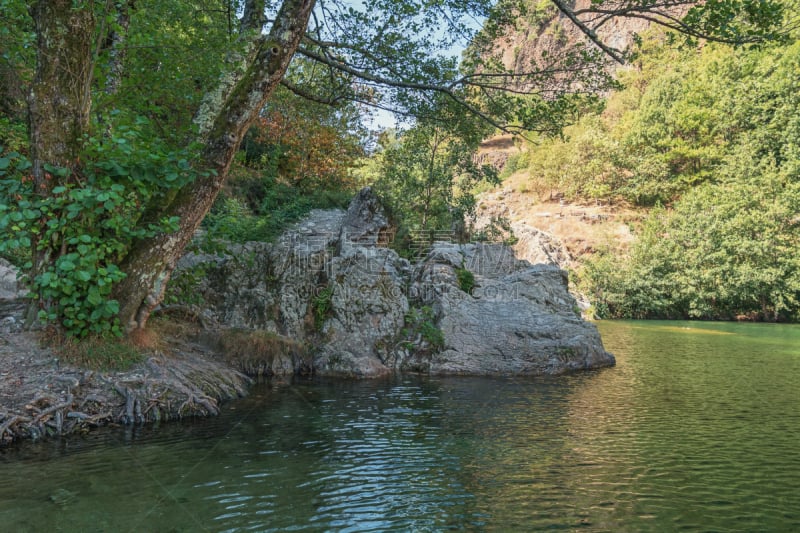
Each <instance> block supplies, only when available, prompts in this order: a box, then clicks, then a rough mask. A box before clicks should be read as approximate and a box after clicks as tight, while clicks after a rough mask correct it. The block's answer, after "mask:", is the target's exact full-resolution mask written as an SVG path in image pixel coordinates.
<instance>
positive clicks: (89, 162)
mask: <svg viewBox="0 0 800 533" xmlns="http://www.w3.org/2000/svg"><path fill="white" fill-rule="evenodd" d="M139 122H145V121H143V120H141V121H139ZM85 145H86V147H85V151H84V154H85V155H84V157H85V158H86V160H85V162H84V166H83V173H82V175H70V171H69V170H68V169H64V168H56V167H50V166H47V167H46V171H47V172H48V173H49V174H50V175H52V176H53V179H55V177H60V178H62V182H63V183H64V185H59V186H57V187H54V188H53V189H52V191H51V194H50V195H48V196H42V195H40V194H36V192H35V190H34V186H33V179H32V178H31V177H30V170H31V163H30V162H29V161H28V159H27V158H25V157H24V156H22V155H21V154H19V153H16V152H9V153H6V154H5V155H4V156H3V157H0V191H2V194H1V195H0V236H2V239H0V253H13V252H14V251H15V250H17V251H21V250H32V249H36V250H39V251H40V252H41V253H44V254H47V255H48V256H49V257H50V261H49V262H48V264H47V266H46V267H45V268H44V269H43V270H41V271H37V272H33V273H32V276H33V277H32V279H30V280H29V285H30V287H31V290H32V292H33V294H35V295H36V297H37V298H39V299H40V304H41V311H40V313H39V318H40V319H41V320H45V321H49V322H56V323H58V324H60V325H61V326H62V327H63V328H64V329H65V331H67V332H68V333H69V334H71V335H74V336H77V337H84V336H86V335H88V334H90V333H92V334H106V333H113V334H117V335H118V334H120V333H121V330H120V328H119V324H118V321H117V320H116V315H117V313H118V311H119V304H118V302H117V301H116V300H114V299H113V298H111V291H112V287H113V285H114V284H115V283H116V282H118V281H120V280H121V279H122V278H124V276H125V273H124V272H122V271H121V270H120V269H119V266H118V261H119V258H120V257H121V256H122V255H124V253H125V251H126V250H127V247H128V246H129V245H130V242H131V241H132V240H133V239H137V238H143V237H146V236H148V235H151V234H154V233H156V232H162V231H171V230H174V228H175V226H176V224H177V220H175V219H172V220H169V219H163V220H156V221H151V222H148V223H140V219H141V217H142V206H143V205H145V204H146V203H147V202H148V201H150V200H153V199H154V198H158V197H159V196H163V195H165V194H167V193H168V191H169V190H170V189H171V188H177V187H180V186H181V185H182V184H183V183H185V182H186V181H188V180H191V179H192V178H193V176H194V172H193V170H192V169H191V164H190V163H189V160H188V159H186V157H185V154H182V153H176V152H167V151H166V150H165V147H163V146H158V145H157V144H155V143H150V144H147V143H145V142H144V139H142V138H141V135H140V133H139V130H138V129H137V127H136V125H135V124H134V125H131V126H119V127H118V129H117V133H116V134H115V135H113V136H112V137H111V138H110V139H106V140H100V139H95V138H88V139H86V143H85ZM43 221H44V222H45V223H44V224H43V223H42V222H43ZM22 266H23V268H25V269H30V268H31V267H32V266H33V265H32V263H31V261H30V259H28V261H27V263H26V264H24V265H22Z"/></svg>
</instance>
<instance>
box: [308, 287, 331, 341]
mask: <svg viewBox="0 0 800 533" xmlns="http://www.w3.org/2000/svg"><path fill="white" fill-rule="evenodd" d="M332 299H333V287H331V286H330V285H327V286H326V287H324V288H323V289H322V290H321V291H319V294H317V295H316V296H315V297H314V299H313V300H312V301H311V308H312V309H313V311H314V328H315V329H316V330H317V331H322V326H323V325H325V321H326V320H327V319H328V318H330V317H331V316H332V315H333V301H332Z"/></svg>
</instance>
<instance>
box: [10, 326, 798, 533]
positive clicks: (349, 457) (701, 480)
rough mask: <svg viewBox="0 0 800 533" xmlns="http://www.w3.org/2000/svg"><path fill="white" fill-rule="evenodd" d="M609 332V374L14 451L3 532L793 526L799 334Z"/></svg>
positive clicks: (107, 434) (256, 410) (258, 400)
mask: <svg viewBox="0 0 800 533" xmlns="http://www.w3.org/2000/svg"><path fill="white" fill-rule="evenodd" d="M600 328H601V332H602V333H603V337H604V340H605V343H606V347H607V348H608V349H609V351H611V352H613V353H614V354H615V355H616V356H617V361H618V364H617V367H615V368H611V369H605V370H601V371H596V372H588V373H583V374H576V375H571V376H564V377H558V378H537V379H466V378H458V379H456V378H412V377H406V378H398V379H394V380H389V381H371V382H349V381H334V382H300V383H295V384H293V385H291V386H290V385H275V386H272V387H270V386H266V385H265V386H260V387H258V388H256V389H255V390H254V392H253V394H252V396H251V397H249V398H247V399H245V400H243V401H240V402H237V403H235V404H232V405H230V406H229V408H228V409H227V410H226V412H225V414H224V415H223V416H220V417H218V418H216V419H212V420H203V421H194V422H186V423H182V424H167V425H165V426H162V427H161V428H143V429H135V430H134V429H131V428H128V429H119V430H110V431H102V432H97V433H94V434H90V435H88V436H86V437H83V438H73V439H70V440H66V441H62V442H59V443H43V444H39V445H33V446H31V445H29V446H24V447H22V448H20V449H19V450H9V451H6V452H4V453H2V454H0V471H1V472H2V480H3V482H2V483H0V529H2V530H4V531H45V530H47V531H50V530H52V531H58V530H61V531H141V530H150V531H203V530H208V531H249V530H254V531H270V530H273V531H287V530H292V531H324V530H336V531H368V530H380V531H385V530H398V531H408V530H421V531H439V530H447V529H455V530H459V529H470V530H483V529H488V530H498V531H506V530H517V531H530V530H536V529H544V528H558V529H568V530H574V529H581V530H586V531H607V530H614V531H620V530H621V531H642V530H674V529H688V530H716V531H752V530H770V529H771V530H786V531H791V530H798V529H800V445H798V443H800V394H798V385H799V384H800V328H797V327H793V326H771V325H736V324H697V323H675V322H672V323H658V322H612V323H601V324H600Z"/></svg>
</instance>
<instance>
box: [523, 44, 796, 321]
mask: <svg viewBox="0 0 800 533" xmlns="http://www.w3.org/2000/svg"><path fill="white" fill-rule="evenodd" d="M799 69H800V42H797V41H796V40H793V41H791V42H789V43H786V44H781V45H774V46H766V47H761V48H758V49H732V48H730V47H724V46H717V45H713V44H705V45H703V46H699V47H697V48H685V47H684V48H675V47H674V46H670V44H669V42H668V41H667V38H666V36H664V35H663V34H660V35H657V36H651V37H650V38H648V39H647V40H645V41H644V42H643V43H642V45H641V47H640V52H639V55H638V57H637V59H636V60H635V61H634V63H633V67H632V68H629V69H627V70H625V71H622V72H620V81H621V83H622V86H623V89H621V90H619V91H616V92H614V93H613V94H612V95H611V96H610V97H609V98H608V99H607V100H606V101H605V102H604V109H603V110H602V111H601V112H597V113H591V114H587V115H585V116H583V117H581V119H580V120H579V121H578V123H577V124H575V125H573V126H570V127H569V128H567V129H566V130H565V135H564V136H563V137H561V138H556V139H542V140H540V142H537V143H534V144H531V145H530V146H529V148H528V150H527V151H526V152H525V153H524V154H523V155H522V157H521V158H520V159H517V160H515V161H513V162H512V164H513V165H515V166H516V167H517V168H522V167H525V168H526V169H527V171H528V172H529V173H530V185H531V187H532V189H534V190H541V191H549V190H559V191H561V192H562V193H563V194H565V195H566V196H567V197H568V198H571V199H583V200H596V201H601V202H610V203H614V204H619V205H628V206H634V207H638V208H645V210H646V213H647V214H646V216H645V219H644V221H643V222H641V223H638V224H635V225H634V230H635V234H636V236H637V239H636V242H635V244H634V245H633V246H632V247H631V249H630V250H628V252H627V253H626V254H623V255H620V252H619V249H618V248H617V247H614V246H609V247H608V248H607V249H606V250H600V251H599V253H597V254H594V255H593V256H592V257H591V258H590V259H588V260H586V261H585V262H584V264H583V266H582V268H581V270H580V272H579V273H578V274H579V276H580V278H581V288H582V289H583V290H585V291H586V292H587V293H588V294H589V295H590V299H591V300H592V301H593V302H594V304H595V308H596V313H597V314H598V315H599V316H603V317H617V318H620V317H625V318H702V319H734V318H739V319H760V320H797V319H798V317H800V315H798V313H799V312H800V262H799V261H800V259H798V255H797V253H796V252H797V250H798V249H800V181H798V170H799V168H798V163H799V162H800V151H799V150H800V118H799V117H800V115H798V105H799V104H800V85H798V76H797V73H798V72H800V70H799Z"/></svg>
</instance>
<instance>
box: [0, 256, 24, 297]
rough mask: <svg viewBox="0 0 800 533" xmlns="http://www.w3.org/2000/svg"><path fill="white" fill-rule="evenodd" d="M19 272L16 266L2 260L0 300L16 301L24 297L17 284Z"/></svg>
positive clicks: (0, 266) (0, 265) (0, 264)
mask: <svg viewBox="0 0 800 533" xmlns="http://www.w3.org/2000/svg"><path fill="white" fill-rule="evenodd" d="M17 275H18V271H17V269H16V267H14V265H12V264H11V263H9V262H8V261H6V260H5V259H3V258H0V300H16V299H17V298H21V297H22V296H23V291H22V287H20V286H19V284H18V283H17Z"/></svg>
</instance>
